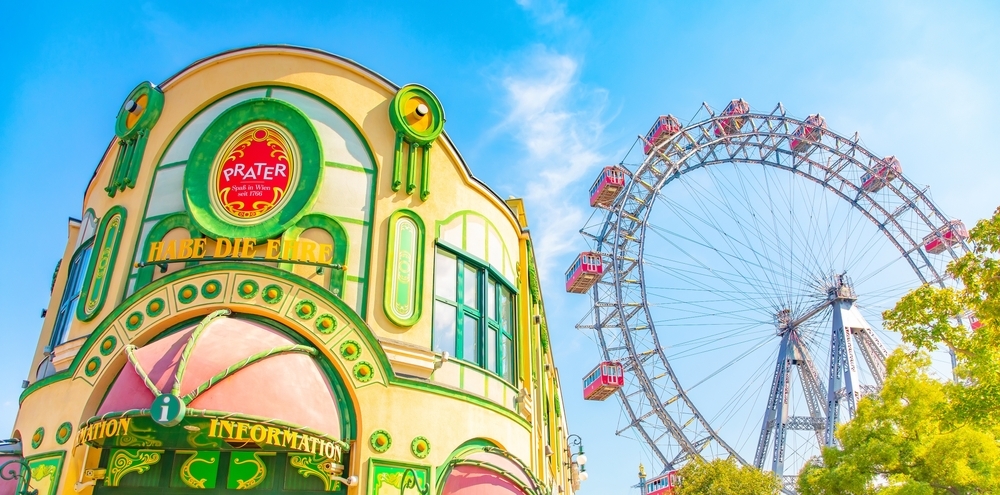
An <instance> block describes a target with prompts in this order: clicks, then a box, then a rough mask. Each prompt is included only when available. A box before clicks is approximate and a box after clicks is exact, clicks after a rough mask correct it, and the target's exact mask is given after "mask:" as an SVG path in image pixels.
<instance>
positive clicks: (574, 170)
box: [499, 48, 607, 273]
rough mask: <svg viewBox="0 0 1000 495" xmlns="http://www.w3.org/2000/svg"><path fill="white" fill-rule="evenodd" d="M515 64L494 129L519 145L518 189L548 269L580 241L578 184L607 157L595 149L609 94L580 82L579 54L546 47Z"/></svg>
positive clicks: (582, 215)
mask: <svg viewBox="0 0 1000 495" xmlns="http://www.w3.org/2000/svg"><path fill="white" fill-rule="evenodd" d="M516 67H517V68H516V70H514V69H508V73H507V75H506V76H505V77H504V78H503V80H502V84H503V88H504V90H505V93H506V103H507V107H508V111H507V116H506V119H505V120H504V121H503V122H502V124H501V128H500V129H499V130H501V131H504V132H507V133H509V134H510V135H511V136H512V137H513V138H514V140H515V141H516V142H517V143H518V144H519V145H521V146H522V147H523V149H524V155H523V156H522V157H521V159H520V160H519V162H520V165H521V172H522V175H523V177H524V178H525V182H524V189H523V192H522V194H523V195H524V198H525V201H526V202H527V207H528V211H529V212H530V213H531V216H530V217H529V225H530V226H531V227H532V229H531V230H532V236H533V238H534V240H535V246H536V255H537V258H538V264H539V267H540V269H541V271H542V272H543V273H548V272H550V271H551V270H552V269H553V268H556V265H557V262H558V261H559V260H558V259H557V258H559V257H560V256H561V255H564V254H566V253H569V252H572V251H573V250H574V248H577V247H578V246H579V244H580V237H579V235H578V234H577V231H578V230H579V229H580V227H581V226H583V223H584V221H585V220H586V215H587V214H588V213H589V212H587V211H585V210H584V209H583V208H582V207H581V205H583V204H585V201H586V197H587V192H586V185H583V184H579V183H577V182H578V181H579V180H580V179H581V178H584V177H586V178H588V179H589V178H591V177H592V176H593V175H594V173H596V169H597V167H598V166H599V165H601V164H603V163H604V162H606V161H607V158H606V157H605V156H603V155H602V154H601V152H600V151H599V147H600V144H601V140H602V134H603V131H604V123H603V122H602V114H603V112H604V108H605V105H606V102H607V93H606V91H604V90H603V89H590V88H586V87H584V86H583V85H581V83H580V82H579V80H578V75H579V68H580V62H579V61H578V60H577V59H574V58H573V57H570V56H568V55H564V54H560V53H556V52H553V51H551V50H548V49H545V48H537V49H535V50H534V51H532V52H531V53H530V54H528V55H527V56H525V57H523V60H519V61H518V64H517V65H516ZM588 182H589V181H588ZM563 261H565V260H563ZM560 270H561V268H560Z"/></svg>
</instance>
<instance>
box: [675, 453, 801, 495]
mask: <svg viewBox="0 0 1000 495" xmlns="http://www.w3.org/2000/svg"><path fill="white" fill-rule="evenodd" d="M678 474H679V475H680V478H681V480H682V481H681V484H680V486H679V487H678V488H677V490H676V492H675V495H778V494H780V493H781V482H780V481H779V480H778V478H777V477H775V476H774V475H773V474H771V473H765V472H763V471H761V470H759V469H757V468H755V467H753V466H738V465H737V464H736V461H734V460H732V459H728V460H726V459H716V460H714V461H712V462H704V461H693V462H689V463H688V464H686V465H685V466H684V467H683V468H681V470H680V471H679V472H678Z"/></svg>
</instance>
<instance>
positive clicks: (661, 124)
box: [642, 115, 681, 155]
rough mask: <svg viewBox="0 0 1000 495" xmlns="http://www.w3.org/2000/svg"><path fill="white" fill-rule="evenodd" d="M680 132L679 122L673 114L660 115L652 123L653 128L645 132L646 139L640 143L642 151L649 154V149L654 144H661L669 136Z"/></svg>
mask: <svg viewBox="0 0 1000 495" xmlns="http://www.w3.org/2000/svg"><path fill="white" fill-rule="evenodd" d="M678 132H681V123H680V122H679V121H678V120H677V118H676V117H674V116H673V115H660V118H658V119H656V123H655V124H653V128H652V129H650V130H649V132H647V133H646V140H645V142H644V143H643V145H642V153H643V154H647V155H648V154H649V150H651V149H653V147H654V146H659V145H661V144H663V142H664V141H666V140H668V139H670V137H671V136H673V135H674V134H677V133H678Z"/></svg>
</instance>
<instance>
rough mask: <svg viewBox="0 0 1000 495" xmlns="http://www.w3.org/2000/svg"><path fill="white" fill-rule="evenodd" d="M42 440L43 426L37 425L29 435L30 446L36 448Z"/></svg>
mask: <svg viewBox="0 0 1000 495" xmlns="http://www.w3.org/2000/svg"><path fill="white" fill-rule="evenodd" d="M42 440H45V428H43V427H41V426H39V427H38V429H37V430H35V434H34V435H31V448H33V449H37V448H38V446H39V445H41V444H42Z"/></svg>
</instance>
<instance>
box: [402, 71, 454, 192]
mask: <svg viewBox="0 0 1000 495" xmlns="http://www.w3.org/2000/svg"><path fill="white" fill-rule="evenodd" d="M413 100H422V101H423V103H424V104H425V105H422V106H423V107H424V110H426V112H427V113H425V114H420V113H419V111H418V110H417V108H419V107H417V106H416V105H414V104H413V103H414V102H413ZM389 122H390V123H391V124H392V128H393V129H395V130H396V144H395V150H394V152H393V161H392V165H393V166H392V184H391V187H392V190H393V191H398V190H399V188H400V186H402V183H403V181H402V178H401V175H402V167H403V145H404V144H406V145H407V147H408V148H409V155H408V157H407V171H406V194H413V191H414V190H415V189H416V187H417V186H416V180H415V176H416V167H417V164H416V158H417V148H422V152H421V154H422V155H423V156H422V162H421V177H420V180H421V184H420V199H421V200H426V199H427V196H428V195H429V194H430V152H431V143H433V142H434V140H435V139H437V137H438V136H439V135H440V134H441V131H443V130H444V122H445V116H444V108H442V106H441V101H440V100H438V99H437V96H435V95H434V93H432V92H431V91H430V90H429V89H427V88H425V87H423V86H420V85H417V84H408V85H406V86H403V87H402V88H400V89H399V91H398V92H397V93H396V96H394V97H393V98H392V101H391V102H390V103H389ZM418 124H419V125H418Z"/></svg>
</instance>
